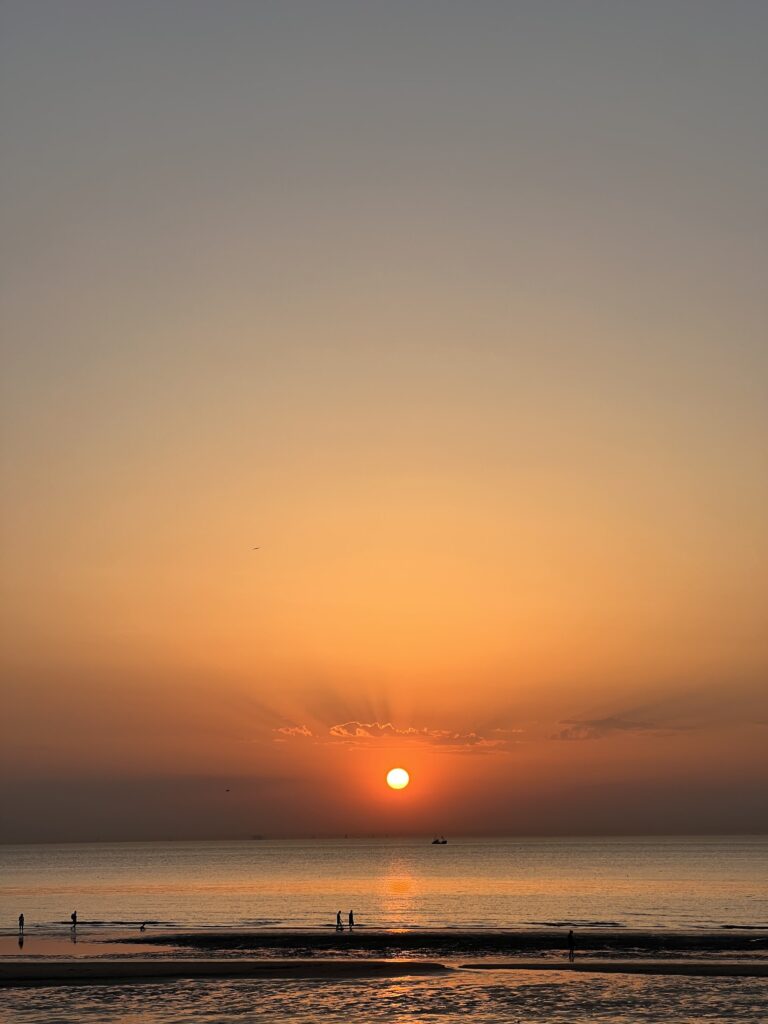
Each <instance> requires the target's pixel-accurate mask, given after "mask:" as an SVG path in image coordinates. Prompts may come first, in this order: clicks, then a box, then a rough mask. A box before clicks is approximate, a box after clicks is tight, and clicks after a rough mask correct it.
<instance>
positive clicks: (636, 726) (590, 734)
mask: <svg viewBox="0 0 768 1024" xmlns="http://www.w3.org/2000/svg"><path fill="white" fill-rule="evenodd" d="M560 724H561V725H564V726H565V728H564V729H561V730H560V731H559V732H556V733H555V734H554V736H552V737H551V739H553V740H601V739H603V738H604V737H605V736H610V735H611V734H612V733H622V732H659V731H661V730H663V729H664V728H665V727H664V726H662V725H660V724H659V723H657V722H643V721H637V720H633V719H630V718H621V717H619V716H618V715H609V716H608V717H607V718H593V719H586V720H581V721H579V720H575V719H566V720H565V721H564V722H561V723H560ZM666 728H667V729H668V728H669V726H667V727H666Z"/></svg>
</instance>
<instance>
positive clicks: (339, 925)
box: [336, 910, 344, 932]
mask: <svg viewBox="0 0 768 1024" xmlns="http://www.w3.org/2000/svg"><path fill="white" fill-rule="evenodd" d="M336 931H337V932H343V931H344V925H343V924H342V923H341V911H340V910H337V911H336Z"/></svg>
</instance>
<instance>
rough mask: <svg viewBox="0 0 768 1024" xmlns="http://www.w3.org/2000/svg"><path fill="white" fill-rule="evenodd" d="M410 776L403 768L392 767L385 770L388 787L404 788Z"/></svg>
mask: <svg viewBox="0 0 768 1024" xmlns="http://www.w3.org/2000/svg"><path fill="white" fill-rule="evenodd" d="M410 781H411V777H410V775H409V774H408V772H407V771H406V770H405V768H392V769H390V771H388V772H387V785H388V786H389V787H390V789H405V787H406V786H407V785H408V783H409V782H410Z"/></svg>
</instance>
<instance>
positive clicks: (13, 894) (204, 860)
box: [0, 837, 768, 931]
mask: <svg viewBox="0 0 768 1024" xmlns="http://www.w3.org/2000/svg"><path fill="white" fill-rule="evenodd" d="M0 869H1V873H0V930H6V929H13V928H15V922H16V918H17V917H18V914H19V913H20V912H22V911H23V912H24V914H25V917H26V921H27V928H28V930H31V931H34V930H35V929H47V928H50V927H56V926H57V924H58V923H61V922H64V923H68V919H69V914H70V913H71V911H72V910H74V909H76V910H77V912H78V917H79V919H80V921H81V922H83V923H84V924H85V923H90V924H91V925H92V926H95V927H110V928H114V927H116V926H117V927H120V926H122V925H125V926H133V927H135V926H136V924H137V923H139V922H141V921H150V922H156V923H157V924H162V925H165V926H169V927H172V926H182V927H195V928H198V927H221V926H228V927H256V926H265V925H266V926H275V927H323V926H328V925H330V924H331V923H332V922H333V920H334V918H335V914H336V911H337V910H339V909H341V910H342V911H344V913H345V914H346V912H347V910H349V909H350V908H353V909H354V911H355V916H356V918H357V921H358V923H359V924H360V925H363V926H365V925H368V926H371V927H493V926H499V927H532V928H533V927H541V926H542V925H547V924H554V923H562V922H570V923H573V924H575V925H578V926H579V927H589V926H590V925H594V926H603V927H604V926H606V925H609V926H610V925H617V926H625V927H642V928H659V927H661V928H673V929H700V928H701V929H708V928H718V927H721V926H724V925H736V926H766V925H768V838H766V837H762V838H760V837H744V838H738V837H736V838H734V837H728V838H721V837H708V838H664V839H656V838H654V839H647V838H631V839H630V838H627V839H578V840H573V839H567V840H566V839H514V840H513V839H452V840H451V841H450V842H449V843H448V845H446V846H433V845H431V843H430V842H429V840H428V839H427V840H395V839H393V840H345V841H301V840H296V841H279V842H278V841H249V842H189V843H119V844H118V843H104V844H87V845H86V844H84V845H75V844H66V845H60V846H54V845H34V846H4V847H0Z"/></svg>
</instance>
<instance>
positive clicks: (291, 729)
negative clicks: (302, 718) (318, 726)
mask: <svg viewBox="0 0 768 1024" xmlns="http://www.w3.org/2000/svg"><path fill="white" fill-rule="evenodd" d="M273 732H276V733H277V734H278V736H281V737H284V738H285V737H291V738H292V739H297V738H299V739H311V738H312V737H313V735H314V733H313V732H312V730H311V729H308V728H307V727H306V725H284V726H281V727H280V728H279V729H274V730H273Z"/></svg>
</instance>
